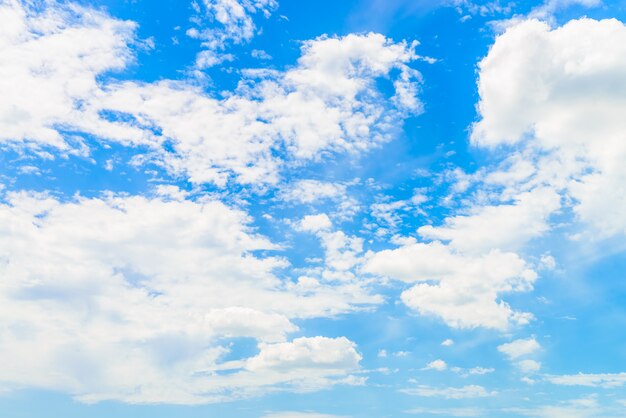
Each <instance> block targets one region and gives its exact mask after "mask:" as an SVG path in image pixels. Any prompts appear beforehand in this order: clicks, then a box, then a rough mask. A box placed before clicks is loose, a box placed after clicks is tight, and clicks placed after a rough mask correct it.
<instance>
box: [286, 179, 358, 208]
mask: <svg viewBox="0 0 626 418" xmlns="http://www.w3.org/2000/svg"><path fill="white" fill-rule="evenodd" d="M345 193H346V186H345V185H344V184H341V183H329V182H323V181H319V180H299V181H297V182H296V183H295V184H293V185H291V186H288V187H287V188H286V189H285V191H284V192H283V193H282V195H281V197H282V198H283V199H285V200H287V201H295V202H300V203H314V202H317V201H319V200H324V199H334V198H337V197H341V196H343V195H345Z"/></svg>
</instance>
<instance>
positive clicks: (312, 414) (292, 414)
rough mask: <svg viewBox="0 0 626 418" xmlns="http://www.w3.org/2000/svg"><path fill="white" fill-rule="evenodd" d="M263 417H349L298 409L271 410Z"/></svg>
mask: <svg viewBox="0 0 626 418" xmlns="http://www.w3.org/2000/svg"><path fill="white" fill-rule="evenodd" d="M262 418H348V417H346V416H344V415H342V416H339V415H329V414H320V413H317V412H296V411H284V412H270V413H268V414H265V415H263V417H262Z"/></svg>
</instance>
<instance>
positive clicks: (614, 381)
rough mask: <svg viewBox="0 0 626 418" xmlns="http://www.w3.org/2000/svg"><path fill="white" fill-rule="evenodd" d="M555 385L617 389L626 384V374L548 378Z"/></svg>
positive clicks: (581, 374) (591, 374) (580, 374)
mask: <svg viewBox="0 0 626 418" xmlns="http://www.w3.org/2000/svg"><path fill="white" fill-rule="evenodd" d="M546 380H547V381H548V382H550V383H552V384H555V385H562V386H587V387H601V388H616V387H621V386H624V384H625V383H626V373H597V374H593V373H590V374H587V373H578V374H570V375H560V376H558V375H556V376H546Z"/></svg>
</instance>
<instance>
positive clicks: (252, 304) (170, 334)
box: [0, 190, 370, 404]
mask: <svg viewBox="0 0 626 418" xmlns="http://www.w3.org/2000/svg"><path fill="white" fill-rule="evenodd" d="M160 194H161V196H157V197H143V196H124V195H115V194H107V195H104V196H102V197H99V198H83V197H77V198H74V199H72V200H69V201H61V200H58V199H56V198H53V197H51V196H48V195H45V194H44V195H42V194H35V193H28V192H20V193H9V194H7V195H5V200H6V201H5V203H2V204H0V255H1V258H0V274H1V275H2V277H3V278H4V280H3V281H2V285H1V286H0V318H2V323H3V324H5V327H4V328H3V329H4V331H2V332H3V334H2V338H1V339H0V356H2V358H3V359H4V361H5V364H6V365H7V366H6V367H3V368H2V370H1V371H0V381H1V382H3V386H7V387H9V388H20V387H32V388H44V389H52V390H58V391H62V392H66V393H69V394H71V395H72V396H74V397H75V398H76V399H79V400H81V401H84V402H95V401H100V400H105V399H112V400H120V401H124V402H131V403H161V402H167V403H182V404H194V403H205V402H217V401H222V400H228V399H233V398H241V397H247V396H254V395H257V394H261V393H264V392H267V391H276V390H298V391H305V390H315V389H319V388H323V387H328V386H330V385H334V384H339V383H346V384H359V383H360V382H361V380H360V378H358V377H354V376H352V375H351V374H350V372H351V371H353V370H356V369H358V364H359V361H360V358H361V357H360V355H359V354H358V352H357V351H356V348H355V346H354V344H353V343H352V342H350V341H348V340H347V339H345V338H341V337H340V338H325V337H321V336H316V337H309V338H296V339H294V340H290V338H289V336H290V334H292V333H293V332H295V331H297V330H298V327H297V326H296V325H295V324H294V323H293V320H294V319H297V318H313V317H325V316H332V315H335V314H337V313H340V312H347V311H350V310H352V309H358V308H357V306H358V305H361V302H364V301H365V300H361V301H359V300H358V299H359V298H360V297H365V299H369V298H370V296H368V294H367V292H366V291H364V289H363V288H361V287H360V286H359V285H358V284H356V283H351V282H344V283H339V284H338V283H334V284H333V285H330V284H329V283H328V282H325V281H324V279H323V278H320V279H319V280H317V281H316V284H315V286H304V285H303V283H301V282H297V283H293V282H292V281H291V280H289V279H288V278H287V279H282V278H279V276H278V275H277V270H279V269H281V268H284V267H286V266H287V265H288V264H287V262H286V260H284V259H282V258H279V257H276V256H274V257H272V256H265V257H262V256H259V255H254V254H257V252H259V251H262V250H277V249H278V247H277V246H275V245H274V244H272V243H271V242H270V241H269V240H267V239H266V238H265V237H263V236H260V235H258V234H256V233H255V231H254V230H253V229H252V228H251V227H250V226H249V222H250V219H249V218H248V216H247V215H246V213H244V212H243V211H240V210H237V209H233V208H230V207H228V206H226V205H225V204H223V203H221V202H218V201H214V200H211V199H210V198H202V199H200V200H198V201H191V200H185V198H184V195H181V194H180V193H173V192H172V191H171V190H168V193H166V196H163V193H162V192H161V193H160ZM33 260H36V262H33ZM359 289H360V290H359ZM357 294H360V296H356V295H357ZM355 297H356V299H354V298H355ZM353 303H354V305H353ZM366 303H369V302H366ZM242 338H243V339H248V340H251V341H254V342H255V343H256V345H257V349H258V353H256V354H254V355H252V356H251V357H244V358H239V359H237V358H236V357H235V360H229V359H228V358H229V357H230V358H231V359H232V358H233V356H235V353H236V352H237V351H236V348H237V346H236V344H237V342H238V341H240V340H241V339H242ZM233 344H235V345H234V346H233ZM44 346H45V347H46V349H45V350H43V351H42V350H41V349H40V347H44Z"/></svg>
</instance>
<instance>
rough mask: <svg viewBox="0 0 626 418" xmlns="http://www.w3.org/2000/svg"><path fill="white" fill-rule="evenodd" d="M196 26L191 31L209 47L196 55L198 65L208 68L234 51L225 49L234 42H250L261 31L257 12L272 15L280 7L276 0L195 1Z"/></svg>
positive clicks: (194, 20) (191, 35)
mask: <svg viewBox="0 0 626 418" xmlns="http://www.w3.org/2000/svg"><path fill="white" fill-rule="evenodd" d="M192 6H193V8H194V9H195V12H196V15H195V16H194V17H193V18H192V19H191V20H192V22H194V23H195V24H196V26H195V27H193V28H191V29H189V30H187V35H188V36H190V37H192V38H195V39H200V40H201V41H202V47H203V48H206V49H205V50H204V51H202V52H200V53H199V54H198V55H197V57H196V66H197V67H198V68H200V69H205V68H208V67H212V66H214V65H217V64H219V63H220V62H222V61H224V60H225V59H229V60H232V55H230V54H226V53H224V52H222V51H224V50H225V49H227V48H228V47H229V46H230V45H233V44H243V43H247V42H249V41H250V40H251V39H252V38H253V37H254V36H255V35H256V32H257V27H256V25H255V23H254V16H255V15H257V14H261V15H263V16H264V17H265V18H268V17H269V16H270V15H271V14H272V12H273V11H274V10H275V9H276V8H278V2H277V1H276V0H254V1H250V0H199V1H195V0H194V1H193V2H192Z"/></svg>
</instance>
